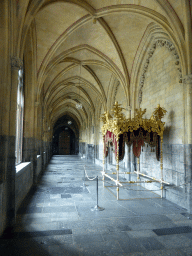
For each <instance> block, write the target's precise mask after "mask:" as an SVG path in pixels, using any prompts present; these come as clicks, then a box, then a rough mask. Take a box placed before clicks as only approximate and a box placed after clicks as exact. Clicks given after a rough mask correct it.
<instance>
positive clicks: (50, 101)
mask: <svg viewBox="0 0 192 256" xmlns="http://www.w3.org/2000/svg"><path fill="white" fill-rule="evenodd" d="M22 2H23V5H26V4H24V2H25V0H21V1H20V4H21V5H22ZM25 3H26V2H25ZM181 5H182V0H177V1H175V0H169V2H168V1H165V0H105V1H103V0H65V1H64V0H63V1H59V0H42V1H37V0H31V1H29V4H28V7H27V12H26V27H27V25H28V26H29V27H30V26H32V25H33V27H34V28H35V33H36V51H37V52H36V66H37V86H38V91H39V95H42V94H43V95H44V98H45V99H44V100H45V104H46V108H47V111H48V112H49V115H50V120H51V122H52V124H53V125H54V123H55V122H56V121H57V120H58V118H60V117H61V116H63V115H68V116H70V115H71V117H72V118H73V119H76V122H77V124H78V125H83V122H84V120H87V119H88V117H92V118H94V117H95V112H96V109H97V108H98V107H99V108H100V109H101V108H103V109H104V110H105V109H106V108H107V104H108V103H107V102H108V100H109V97H111V93H109V92H110V90H113V89H114V87H113V84H114V81H119V83H120V85H121V90H122V91H123V93H124V95H125V98H126V99H127V102H126V104H127V106H128V105H130V102H131V100H130V97H131V92H132V91H133V89H132V88H131V87H130V86H131V80H133V78H132V75H133V74H132V73H133V67H134V65H135V62H136V61H137V58H138V49H139V47H140V45H141V41H142V40H143V38H144V36H145V33H146V31H147V30H148V28H149V27H150V26H152V25H156V28H157V27H158V28H159V29H164V31H166V32H167V33H169V34H170V37H171V36H172V37H174V31H175V28H174V23H171V19H172V20H174V19H175V21H176V23H175V24H176V25H177V26H178V24H179V26H180V31H181V34H182V31H183V28H182V22H183V19H184V17H183V16H182V11H181V8H180V7H181ZM175 12H177V15H176V13H175ZM152 30H153V29H151V31H152ZM178 33H179V32H178ZM78 102H80V103H82V105H83V108H82V109H80V110H79V109H77V108H76V103H78Z"/></svg>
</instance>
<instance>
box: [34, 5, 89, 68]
mask: <svg viewBox="0 0 192 256" xmlns="http://www.w3.org/2000/svg"><path fill="white" fill-rule="evenodd" d="M86 14H87V12H86V11H85V10H84V9H82V8H80V7H78V6H77V5H74V4H69V3H61V2H59V3H54V4H50V5H48V6H46V7H45V8H43V9H42V10H41V11H40V12H39V13H38V14H37V16H36V18H35V20H36V30H37V67H38V68H39V66H40V65H41V62H42V61H43V59H44V57H45V55H46V53H47V52H48V50H49V49H50V47H51V46H52V45H53V43H54V42H55V41H56V40H57V38H58V37H59V36H60V35H61V34H62V33H63V32H64V31H65V30H66V29H67V28H68V27H69V26H71V25H72V24H73V23H74V22H76V21H77V20H78V19H80V18H81V17H82V16H84V15H86Z"/></svg>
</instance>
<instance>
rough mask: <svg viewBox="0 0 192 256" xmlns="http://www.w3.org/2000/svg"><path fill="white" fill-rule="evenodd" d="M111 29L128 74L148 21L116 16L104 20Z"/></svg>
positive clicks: (123, 15) (136, 17)
mask: <svg viewBox="0 0 192 256" xmlns="http://www.w3.org/2000/svg"><path fill="white" fill-rule="evenodd" d="M104 19H105V20H106V21H107V23H108V24H109V26H110V28H111V29H112V31H113V33H114V35H115V37H116V38H117V41H118V43H119V45H120V48H121V50H122V53H123V55H124V58H125V61H126V64H127V68H128V71H129V74H131V69H132V65H133V61H134V57H135V54H136V52H137V48H138V46H139V43H140V41H141V39H142V36H143V34H144V32H145V30H146V27H147V25H148V24H149V23H150V21H151V20H150V19H147V18H145V19H144V18H143V17H141V16H140V15H136V14H131V13H127V14H125V13H124V14H120V13H119V14H116V15H114V14H113V15H109V16H105V18H104Z"/></svg>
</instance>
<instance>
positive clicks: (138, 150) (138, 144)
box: [133, 139, 144, 157]
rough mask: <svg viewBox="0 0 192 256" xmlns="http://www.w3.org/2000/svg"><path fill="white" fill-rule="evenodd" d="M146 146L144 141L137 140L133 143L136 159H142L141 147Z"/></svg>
mask: <svg viewBox="0 0 192 256" xmlns="http://www.w3.org/2000/svg"><path fill="white" fill-rule="evenodd" d="M143 145H144V141H143V140H141V139H140V140H137V141H135V140H134V141H133V154H134V155H135V156H136V157H140V154H141V146H143Z"/></svg>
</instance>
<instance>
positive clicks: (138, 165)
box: [137, 157, 140, 180]
mask: <svg viewBox="0 0 192 256" xmlns="http://www.w3.org/2000/svg"><path fill="white" fill-rule="evenodd" d="M139 172H140V161H139V157H138V158H137V179H138V180H139Z"/></svg>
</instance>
